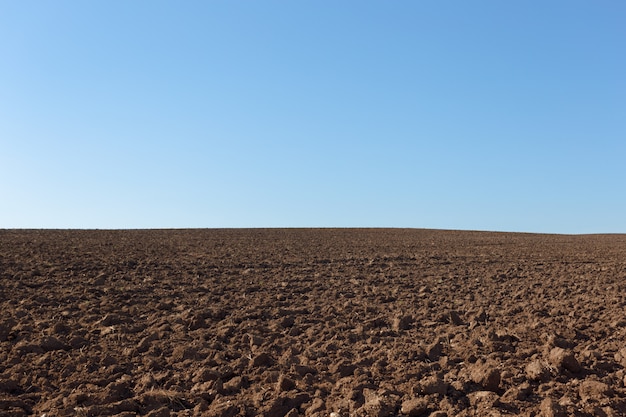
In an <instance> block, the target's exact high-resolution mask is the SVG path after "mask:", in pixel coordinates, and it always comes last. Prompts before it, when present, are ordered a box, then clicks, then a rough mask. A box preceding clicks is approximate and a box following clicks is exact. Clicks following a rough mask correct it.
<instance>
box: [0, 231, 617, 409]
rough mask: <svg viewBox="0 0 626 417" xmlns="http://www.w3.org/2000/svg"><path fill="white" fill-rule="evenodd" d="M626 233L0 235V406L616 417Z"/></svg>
mask: <svg viewBox="0 0 626 417" xmlns="http://www.w3.org/2000/svg"><path fill="white" fill-rule="evenodd" d="M625 290H626V236H624V235H605V236H599V235H598V236H551V235H532V234H508V233H481V232H454V231H432V230H401V229H394V230H387V229H320V230H317V229H316V230H313V229H288V230H283V229H267V230H262V229H251V230H150V231H58V230H48V231H35V230H30V231H12V230H4V231H0V306H1V311H2V315H1V316H0V415H2V416H16V417H17V416H30V415H36V416H42V415H46V416H47V417H53V416H76V415H78V416H101V415H111V416H112V415H116V416H124V417H128V416H135V415H145V416H151V417H161V416H225V417H227V416H256V415H263V416H268V417H282V416H289V417H295V416H334V417H339V416H404V415H406V416H434V417H442V416H506V415H523V416H620V415H626V388H625V382H626V381H625V377H626V372H625V369H624V367H625V366H626V348H625V347H624V346H626V344H625V341H626V319H625V318H624V307H625V306H626V292H625Z"/></svg>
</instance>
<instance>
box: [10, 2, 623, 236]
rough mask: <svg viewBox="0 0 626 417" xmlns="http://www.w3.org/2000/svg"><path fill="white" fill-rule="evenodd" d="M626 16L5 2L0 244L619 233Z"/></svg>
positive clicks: (364, 5)
mask: <svg viewBox="0 0 626 417" xmlns="http://www.w3.org/2000/svg"><path fill="white" fill-rule="evenodd" d="M625 22H626V2H624V1H622V0H619V1H588V0H584V1H581V0H566V1H557V0H555V1H515V2H514V1H501V0H497V1H496V0H493V1H485V0H477V1H464V0H459V1H445V0H443V1H430V0H428V1H427V0H425V1H364V0H359V1H335V0H333V1H317V0H316V1H287V0H284V1H226V0H224V1H204V0H203V1H183V2H181V1H154V0H150V1H148V0H140V1H126V0H124V1H62V0H55V1H40V2H36V1H14V0H0V228H22V227H26V228H162V227H163V228H169V227H417V228H445V229H475V230H500V231H526V232H549V233H594V232H621V233H624V232H626V24H625Z"/></svg>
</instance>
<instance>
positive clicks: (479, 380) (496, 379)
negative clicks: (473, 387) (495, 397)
mask: <svg viewBox="0 0 626 417" xmlns="http://www.w3.org/2000/svg"><path fill="white" fill-rule="evenodd" d="M470 378H471V379H472V381H473V382H475V383H476V384H478V385H480V386H481V387H483V388H484V389H485V390H487V391H493V392H495V391H497V390H498V388H499V387H500V370H499V369H498V368H497V367H496V366H494V365H492V364H488V363H486V364H477V365H475V366H474V367H473V368H472V370H471V372H470Z"/></svg>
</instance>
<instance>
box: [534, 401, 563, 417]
mask: <svg viewBox="0 0 626 417" xmlns="http://www.w3.org/2000/svg"><path fill="white" fill-rule="evenodd" d="M539 411H540V413H541V417H565V409H564V408H563V407H562V406H561V405H559V403H557V402H556V401H555V400H553V399H552V398H544V400H543V401H541V404H540V405H539Z"/></svg>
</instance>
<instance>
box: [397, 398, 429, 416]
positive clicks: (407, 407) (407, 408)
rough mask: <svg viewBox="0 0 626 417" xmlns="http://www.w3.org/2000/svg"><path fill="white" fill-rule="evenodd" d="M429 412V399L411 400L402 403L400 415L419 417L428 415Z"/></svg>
mask: <svg viewBox="0 0 626 417" xmlns="http://www.w3.org/2000/svg"><path fill="white" fill-rule="evenodd" d="M427 410H428V398H424V397H421V398H411V399H410V400H406V401H404V402H402V408H400V414H402V415H405V416H410V417H417V416H419V415H421V414H424V413H426V411H427Z"/></svg>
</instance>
